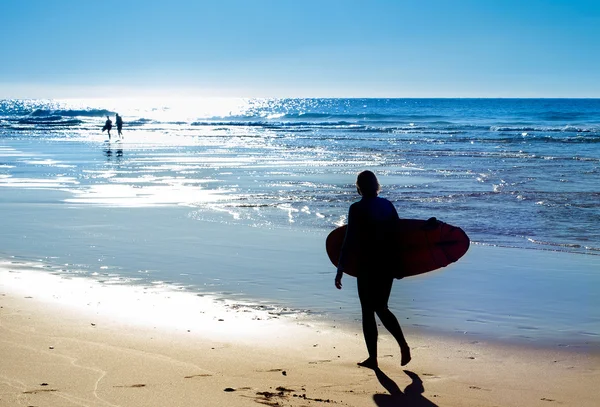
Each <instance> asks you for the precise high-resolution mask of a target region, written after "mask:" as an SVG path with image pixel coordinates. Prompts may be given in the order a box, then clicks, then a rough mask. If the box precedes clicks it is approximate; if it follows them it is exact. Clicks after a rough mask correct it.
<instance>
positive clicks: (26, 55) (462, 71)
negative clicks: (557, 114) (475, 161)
mask: <svg viewBox="0 0 600 407" xmlns="http://www.w3.org/2000/svg"><path fill="white" fill-rule="evenodd" d="M0 35H1V37H2V40H1V41H0V53H1V55H2V63H1V64H0V97H2V98H5V97H30V98H35V97H55V98H64V97H116V96H130V97H135V96H146V95H152V96H165V95H167V96H241V97H293V96H298V97H327V96H329V97H600V1H598V0H592V1H587V0H566V1H559V0H545V1H542V0H520V1H513V0H497V1H493V0H454V1H444V0H396V1H392V0H390V1H382V0H371V1H367V0H365V1H353V0H346V1H341V0H319V1H312V0H308V1H302V0H279V1H275V0H215V1H202V0H189V1H185V0H169V1H164V0H163V1H155V0H144V1H127V0H121V1H111V0H105V1H101V2H99V1H83V0H82V1H75V0H74V1H61V0H56V1H47V0H46V1H34V0H28V1H23V0H3V1H2V12H1V13H0Z"/></svg>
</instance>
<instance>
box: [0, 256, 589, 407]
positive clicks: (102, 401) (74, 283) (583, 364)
mask: <svg viewBox="0 0 600 407" xmlns="http://www.w3.org/2000/svg"><path fill="white" fill-rule="evenodd" d="M0 273H1V274H0V275H1V277H2V278H0V306H1V308H0V315H1V319H0V331H1V333H2V334H1V335H0V338H2V339H1V340H2V342H3V346H2V347H1V349H2V350H0V367H1V369H0V370H1V371H2V375H1V379H0V405H1V406H4V405H6V406H8V405H14V404H18V403H21V404H23V403H26V404H27V405H46V406H71V405H72V406H76V405H86V406H140V407H141V406H164V405H180V406H188V405H189V406H192V405H198V402H201V404H203V405H228V406H234V407H235V406H251V405H256V403H257V402H258V403H261V404H266V405H272V406H275V405H279V406H305V405H321V404H339V405H347V406H369V405H372V406H389V405H397V404H401V403H402V402H404V403H406V405H417V406H437V405H440V406H442V405H443V406H472V405H478V406H490V407H491V406H495V405H528V406H547V405H548V403H560V404H561V405H573V406H593V405H595V404H594V403H595V402H596V401H597V399H598V397H600V390H598V389H597V386H596V383H597V382H598V380H599V379H600V354H598V353H597V352H596V353H586V352H572V350H566V349H545V348H530V347H527V346H512V345H504V346H499V345H496V344H490V343H487V342H484V341H478V340H473V338H463V339H462V340H459V339H457V338H452V337H447V336H435V335H428V334H425V333H423V332H418V333H417V332H411V346H412V349H413V360H412V361H411V363H410V364H409V365H408V366H406V367H405V368H401V367H400V364H399V362H400V354H399V351H398V349H396V345H395V343H393V339H392V338H391V336H389V335H388V334H387V332H385V331H383V332H382V333H381V335H380V358H379V362H380V368H381V371H380V372H377V373H376V372H373V371H371V370H369V369H364V368H358V367H357V366H356V365H355V363H356V362H357V361H358V360H361V358H362V357H363V356H364V355H365V354H366V350H365V349H364V344H363V343H362V336H361V335H360V334H359V332H357V331H348V330H345V329H341V328H340V327H337V328H333V327H331V326H327V325H322V324H319V323H316V322H314V321H311V320H310V318H306V319H305V318H299V319H296V318H295V317H293V316H291V317H290V316H289V315H280V316H277V315H270V314H269V312H268V311H260V310H248V309H244V308H236V307H229V306H227V305H226V304H223V303H221V304H219V302H217V303H216V304H215V303H214V301H213V299H212V298H206V297H198V296H181V295H179V294H181V293H178V292H165V291H161V290H154V291H153V290H151V289H146V290H143V289H139V288H136V287H132V286H110V285H103V284H100V283H97V282H91V281H89V280H86V279H76V278H75V279H70V280H68V279H65V278H62V277H59V276H56V275H51V274H49V273H44V272H41V271H33V272H31V273H33V274H32V275H34V276H35V278H36V281H37V285H36V284H31V281H32V280H30V279H28V277H31V275H30V276H26V275H25V274H27V272H19V273H17V272H13V273H9V272H8V269H7V267H6V265H3V266H1V267H0ZM40 274H41V275H40ZM122 291H126V296H125V297H126V298H127V301H125V302H117V301H116V299H118V298H123V294H124V293H123V292H122ZM182 297H193V301H192V302H189V301H190V300H191V299H190V298H182ZM136 304H137V306H135V305H136ZM195 307H199V308H200V307H203V308H201V309H197V308H195ZM157 309H163V311H165V312H164V313H162V314H161V313H159V312H157ZM177 310H178V313H177V312H176V311H177ZM199 311H202V312H199ZM140 315H146V319H143V320H140V319H137V320H136V319H132V317H133V316H138V317H139V316H140ZM176 316H178V317H180V318H175V317H176ZM192 316H193V317H194V318H195V320H190V318H192ZM182 321H183V322H182ZM357 328H358V326H357ZM394 403H396V404H394ZM411 403H412V404H411Z"/></svg>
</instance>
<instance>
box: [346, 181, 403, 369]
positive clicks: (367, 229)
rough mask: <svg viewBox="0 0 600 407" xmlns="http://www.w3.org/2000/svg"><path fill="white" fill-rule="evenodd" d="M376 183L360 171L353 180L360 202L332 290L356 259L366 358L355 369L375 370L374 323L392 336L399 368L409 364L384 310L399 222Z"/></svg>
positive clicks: (350, 219) (397, 331)
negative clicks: (351, 256)
mask: <svg viewBox="0 0 600 407" xmlns="http://www.w3.org/2000/svg"><path fill="white" fill-rule="evenodd" d="M379 188H380V186H379V181H377V177H376V176H375V174H373V173H372V172H371V171H363V172H361V173H360V174H359V175H358V178H357V180H356V189H357V191H358V193H359V194H360V195H361V196H362V199H361V200H360V201H358V202H355V203H353V204H352V205H351V206H350V210H349V212H348V230H347V231H346V237H345V238H344V244H343V246H342V253H341V255H340V261H339V263H338V269H337V275H336V277H335V286H336V287H337V288H338V289H341V288H342V276H343V275H344V266H345V265H346V263H347V261H348V255H349V253H355V254H356V255H357V256H356V258H357V261H358V264H357V265H358V267H357V287H358V298H359V300H360V306H361V309H362V328H363V334H364V337H365V343H366V345H367V351H368V353H369V357H368V358H367V359H366V360H365V361H363V362H359V363H358V365H359V366H363V367H368V368H371V369H377V366H378V365H377V335H378V333H377V321H376V320H375V314H377V316H378V317H379V319H380V320H381V322H382V324H383V326H385V328H386V329H387V330H388V331H389V332H390V333H391V334H392V335H393V336H394V338H395V339H396V341H397V342H398V345H399V346H400V351H401V352H402V360H401V362H400V364H401V365H402V366H404V365H406V364H407V363H408V362H410V359H411V356H410V348H409V346H408V344H407V343H406V339H405V338H404V334H403V333H402V328H400V324H399V323H398V319H397V318H396V316H395V315H394V314H393V313H392V311H390V310H389V308H388V299H389V298H390V293H391V291H392V284H393V282H394V277H393V275H392V273H391V270H392V267H393V266H394V264H393V253H394V246H393V243H394V239H393V237H394V235H395V233H396V230H397V222H398V220H399V217H398V212H397V211H396V208H395V207H394V205H393V204H392V203H391V202H390V201H388V200H387V199H384V198H380V197H378V196H377V195H378V193H379Z"/></svg>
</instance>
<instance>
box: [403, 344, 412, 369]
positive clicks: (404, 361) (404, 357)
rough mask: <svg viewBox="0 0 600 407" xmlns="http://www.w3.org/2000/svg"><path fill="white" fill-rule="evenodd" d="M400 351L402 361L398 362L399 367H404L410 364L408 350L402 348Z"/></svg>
mask: <svg viewBox="0 0 600 407" xmlns="http://www.w3.org/2000/svg"><path fill="white" fill-rule="evenodd" d="M400 351H401V352H402V359H401V360H400V365H401V366H406V365H408V362H410V360H411V357H410V348H409V347H408V346H406V347H402V348H400Z"/></svg>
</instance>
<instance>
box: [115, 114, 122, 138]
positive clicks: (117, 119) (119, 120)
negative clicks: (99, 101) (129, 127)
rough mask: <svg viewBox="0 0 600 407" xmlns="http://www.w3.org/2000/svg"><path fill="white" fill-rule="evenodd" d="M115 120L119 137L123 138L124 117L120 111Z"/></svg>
mask: <svg viewBox="0 0 600 407" xmlns="http://www.w3.org/2000/svg"><path fill="white" fill-rule="evenodd" d="M115 122H116V124H117V134H118V135H119V137H121V138H123V134H121V130H123V118H122V117H121V116H119V113H116V119H115Z"/></svg>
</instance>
